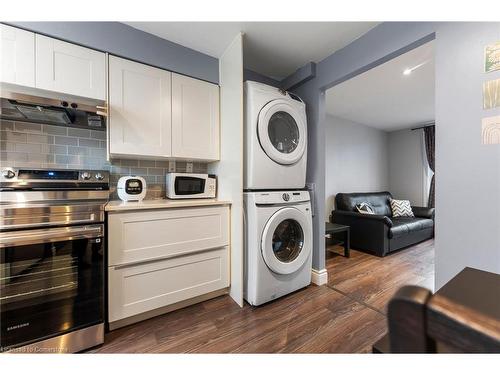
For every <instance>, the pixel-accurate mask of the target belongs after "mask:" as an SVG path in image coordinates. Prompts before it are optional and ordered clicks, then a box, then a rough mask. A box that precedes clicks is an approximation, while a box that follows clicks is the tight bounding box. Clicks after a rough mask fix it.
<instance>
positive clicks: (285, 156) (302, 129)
mask: <svg viewBox="0 0 500 375" xmlns="http://www.w3.org/2000/svg"><path fill="white" fill-rule="evenodd" d="M257 133H258V136H259V141H260V144H261V146H262V149H263V150H264V152H265V153H266V154H267V156H269V157H270V158H271V159H272V160H274V161H275V162H276V163H279V164H294V163H296V162H297V161H299V160H300V158H301V157H302V155H304V151H305V149H306V140H307V133H306V124H305V120H304V119H303V116H302V114H301V113H299V111H298V110H296V109H295V108H294V107H293V106H291V105H290V103H289V102H288V101H286V100H283V99H279V100H273V101H271V102H269V103H267V104H266V105H265V106H264V108H262V110H261V111H260V113H259V123H258V126H257Z"/></svg>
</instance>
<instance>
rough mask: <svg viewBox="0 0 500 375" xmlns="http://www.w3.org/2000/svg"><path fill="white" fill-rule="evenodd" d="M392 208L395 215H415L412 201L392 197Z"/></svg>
mask: <svg viewBox="0 0 500 375" xmlns="http://www.w3.org/2000/svg"><path fill="white" fill-rule="evenodd" d="M391 210H392V216H393V217H402V216H406V217H415V215H413V211H412V209H411V205H410V201H407V200H397V199H391Z"/></svg>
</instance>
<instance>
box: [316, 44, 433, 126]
mask: <svg viewBox="0 0 500 375" xmlns="http://www.w3.org/2000/svg"><path fill="white" fill-rule="evenodd" d="M422 63H423V65H422V66H420V67H418V68H416V69H415V70H413V71H412V73H411V74H410V75H403V71H404V70H405V69H407V68H412V67H415V66H417V65H419V64H422ZM326 108H327V113H329V114H331V115H332V116H336V117H340V118H344V119H347V120H351V121H354V122H357V123H360V124H364V125H368V126H371V127H374V128H378V129H382V130H385V131H393V130H399V129H405V128H410V127H412V126H415V125H418V124H422V123H426V122H429V121H434V44H433V42H430V43H427V44H425V45H423V46H421V47H418V48H416V49H414V50H411V51H409V52H407V53H405V54H404V55H401V56H398V57H396V58H395V59H393V60H390V61H388V62H386V63H385V64H382V65H379V66H378V67H376V68H373V69H371V70H369V71H367V72H365V73H363V74H360V75H359V76H356V77H354V78H352V79H350V80H348V81H346V82H343V83H341V84H340V85H337V86H335V87H333V88H331V89H330V90H328V91H327V92H326Z"/></svg>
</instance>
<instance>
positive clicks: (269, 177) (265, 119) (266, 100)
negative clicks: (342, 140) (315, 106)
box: [244, 81, 307, 190]
mask: <svg viewBox="0 0 500 375" xmlns="http://www.w3.org/2000/svg"><path fill="white" fill-rule="evenodd" d="M244 88H245V135H244V138H245V142H244V145H245V146H244V147H245V151H244V155H245V157H244V160H245V165H244V171H245V172H244V189H245V190H272V189H283V190H285V189H303V188H304V187H305V184H306V164H307V119H306V106H305V104H304V102H303V101H302V100H301V99H300V98H299V97H297V96H296V95H294V94H290V93H288V92H286V91H283V90H280V89H277V88H275V87H272V86H268V85H264V84H262V83H257V82H252V81H246V82H245V85H244Z"/></svg>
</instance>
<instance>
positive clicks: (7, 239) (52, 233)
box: [0, 224, 104, 248]
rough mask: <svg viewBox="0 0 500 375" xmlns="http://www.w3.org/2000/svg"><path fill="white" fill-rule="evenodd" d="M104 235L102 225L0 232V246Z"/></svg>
mask: <svg viewBox="0 0 500 375" xmlns="http://www.w3.org/2000/svg"><path fill="white" fill-rule="evenodd" d="M103 235H104V225H102V224H100V225H89V226H80V227H65V228H54V229H42V230H25V231H17V232H4V233H0V248H4V247H8V246H20V245H33V244H40V243H47V242H60V241H71V240H77V239H84V238H96V237H101V236H103Z"/></svg>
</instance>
